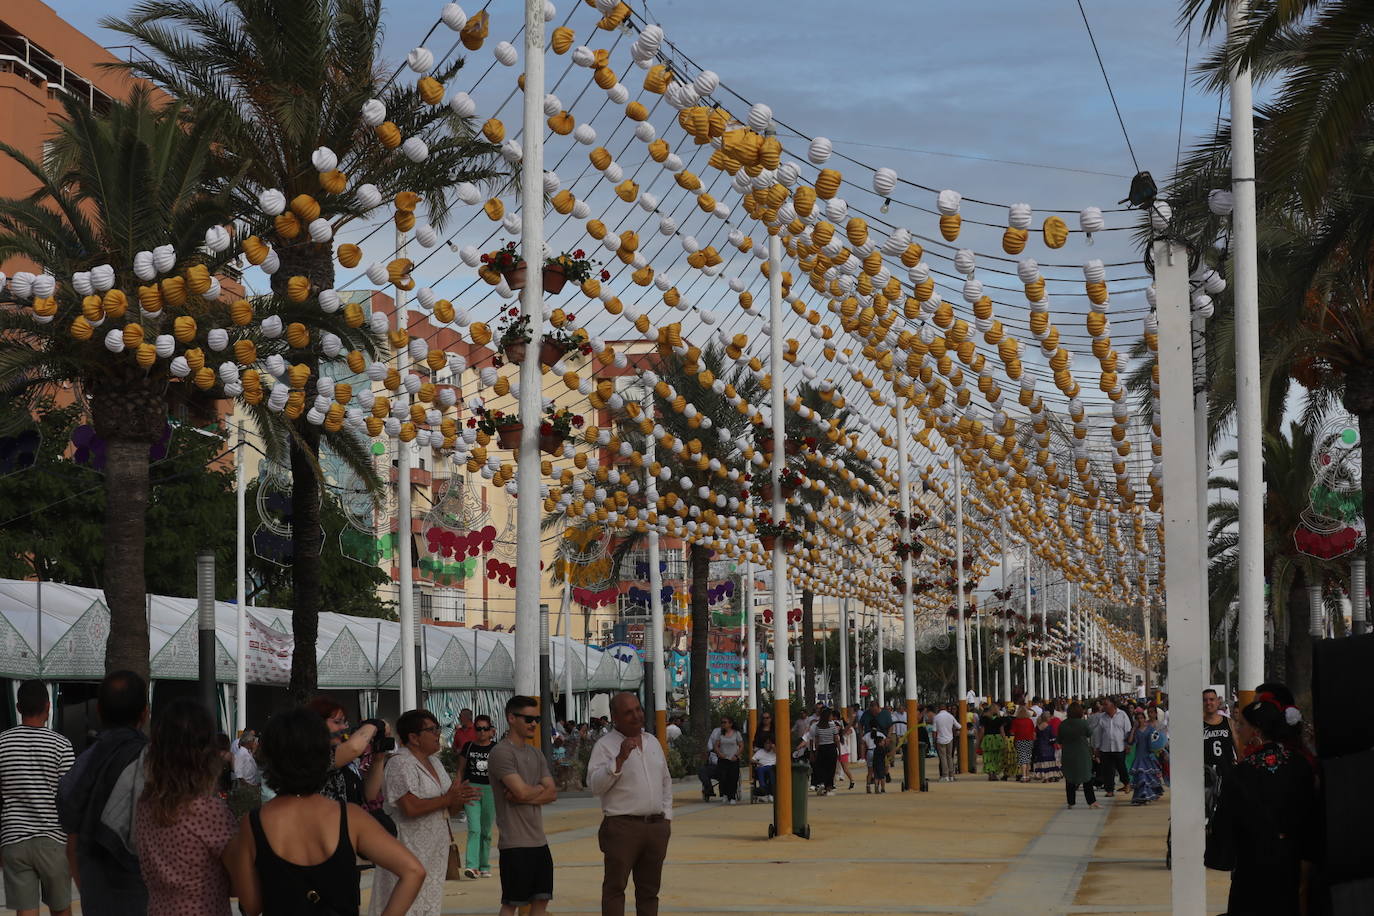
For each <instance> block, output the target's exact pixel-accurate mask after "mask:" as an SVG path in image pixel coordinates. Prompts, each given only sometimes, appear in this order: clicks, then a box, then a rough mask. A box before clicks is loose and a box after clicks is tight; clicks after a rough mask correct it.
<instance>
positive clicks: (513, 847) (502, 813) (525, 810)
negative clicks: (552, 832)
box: [487, 696, 558, 916]
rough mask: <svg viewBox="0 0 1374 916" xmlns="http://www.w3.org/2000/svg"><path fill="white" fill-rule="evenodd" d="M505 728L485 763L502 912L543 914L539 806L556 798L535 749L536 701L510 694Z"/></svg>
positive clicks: (548, 864)
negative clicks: (526, 910)
mask: <svg viewBox="0 0 1374 916" xmlns="http://www.w3.org/2000/svg"><path fill="white" fill-rule="evenodd" d="M506 723H507V724H508V725H509V726H510V730H509V731H507V732H506V737H505V738H503V739H502V740H501V741H499V742H497V744H496V746H495V747H494V748H492V751H491V756H490V757H489V758H488V761H487V771H488V774H489V776H490V779H491V784H492V794H493V796H494V797H495V801H496V827H497V830H498V831H499V833H498V835H497V840H496V848H497V851H498V855H499V858H498V860H497V861H498V863H499V864H500V868H501V916H515V913H516V910H517V909H518V908H519V907H523V906H528V907H529V908H530V909H529V912H530V914H531V916H539V914H541V913H544V912H545V911H546V910H547V908H548V905H549V901H550V900H552V899H553V856H551V855H550V854H549V841H548V838H547V837H545V836H544V815H543V810H542V808H543V806H544V805H547V804H549V803H550V802H553V801H555V800H556V799H557V798H558V789H557V788H556V787H555V785H554V781H553V774H552V773H551V772H549V764H548V761H547V760H545V759H544V755H543V754H542V753H541V752H540V750H539V704H538V702H537V701H536V700H534V699H533V698H532V697H523V696H513V697H511V698H510V700H509V701H507V703H506Z"/></svg>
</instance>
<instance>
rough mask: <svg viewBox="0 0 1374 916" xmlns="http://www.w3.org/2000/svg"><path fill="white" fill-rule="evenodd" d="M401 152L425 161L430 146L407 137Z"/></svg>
mask: <svg viewBox="0 0 1374 916" xmlns="http://www.w3.org/2000/svg"><path fill="white" fill-rule="evenodd" d="M401 152H403V153H405V157H406V158H407V159H409V160H410V161H411V162H424V161H425V160H426V159H428V158H429V146H427V145H426V144H425V141H423V140H421V139H420V138H419V137H406V141H405V142H404V143H402V144H401ZM511 161H515V160H511Z"/></svg>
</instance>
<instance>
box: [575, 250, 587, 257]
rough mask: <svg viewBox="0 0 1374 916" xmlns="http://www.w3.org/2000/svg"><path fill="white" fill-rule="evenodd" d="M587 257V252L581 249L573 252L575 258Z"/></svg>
mask: <svg viewBox="0 0 1374 916" xmlns="http://www.w3.org/2000/svg"><path fill="white" fill-rule="evenodd" d="M586 256H587V252H585V251H583V250H582V249H581V248H579V249H577V250H576V251H574V252H573V257H575V258H585V257H586Z"/></svg>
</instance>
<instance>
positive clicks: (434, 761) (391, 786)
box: [370, 709, 471, 916]
mask: <svg viewBox="0 0 1374 916" xmlns="http://www.w3.org/2000/svg"><path fill="white" fill-rule="evenodd" d="M396 740H397V741H398V742H400V743H401V745H402V747H401V748H400V750H398V751H397V753H396V756H395V757H393V758H392V759H391V760H390V761H388V762H387V766H386V789H385V793H384V794H385V799H386V801H385V805H384V807H385V809H386V812H387V814H390V815H391V816H392V818H394V819H395V821H396V829H397V839H399V840H400V841H401V842H402V843H403V844H404V845H405V847H406V848H407V849H409V850H410V851H411V852H413V853H414V854H415V857H416V858H418V859H419V860H420V864H422V865H424V867H425V883H424V887H422V888H421V889H420V895H419V896H418V897H416V898H415V902H414V903H413V904H412V905H411V907H410V909H409V910H407V911H406V912H407V913H408V914H409V916H439V914H440V913H441V912H442V910H443V905H444V880H445V874H446V872H447V870H448V847H449V839H450V837H451V834H450V833H449V815H450V814H457V813H458V812H459V811H461V810H462V807H463V803H464V802H465V801H467V796H468V795H469V794H471V793H470V792H469V791H468V789H467V787H466V786H465V785H464V784H463V782H462V781H461V780H454V779H450V777H449V775H448V773H447V772H445V770H444V768H443V766H442V765H441V764H440V763H439V747H440V744H441V742H440V739H439V720H438V719H436V718H435V717H434V715H433V714H432V713H430V712H429V711H428V710H424V709H412V710H411V711H410V712H407V713H404V714H403V715H402V716H401V718H400V719H398V720H397V721H396ZM395 883H396V876H395V875H393V874H391V873H390V872H388V871H386V870H384V869H381V868H378V869H377V870H376V873H375V877H374V878H373V884H372V901H373V903H372V906H371V908H370V912H371V913H372V914H373V916H376V914H377V913H378V912H380V908H379V906H378V902H379V901H385V900H387V899H388V898H389V897H390V895H391V888H392V886H393V885H394V884H395Z"/></svg>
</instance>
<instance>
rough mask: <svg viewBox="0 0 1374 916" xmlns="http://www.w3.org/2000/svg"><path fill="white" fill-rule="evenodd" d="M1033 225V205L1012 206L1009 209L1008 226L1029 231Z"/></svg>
mask: <svg viewBox="0 0 1374 916" xmlns="http://www.w3.org/2000/svg"><path fill="white" fill-rule="evenodd" d="M1030 224H1031V205H1030V204H1012V205H1011V206H1010V207H1008V208H1007V225H1008V226H1011V227H1012V228H1013V229H1029V228H1030Z"/></svg>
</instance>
